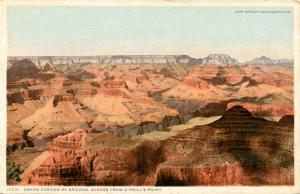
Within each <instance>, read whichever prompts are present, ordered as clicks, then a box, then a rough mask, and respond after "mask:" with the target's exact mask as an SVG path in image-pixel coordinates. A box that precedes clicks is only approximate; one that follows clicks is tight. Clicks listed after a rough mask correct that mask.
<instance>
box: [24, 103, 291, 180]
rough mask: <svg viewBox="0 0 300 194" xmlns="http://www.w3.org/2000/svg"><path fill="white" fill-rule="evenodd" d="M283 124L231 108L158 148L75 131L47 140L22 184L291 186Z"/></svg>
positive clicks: (288, 135) (156, 144)
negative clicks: (208, 122)
mask: <svg viewBox="0 0 300 194" xmlns="http://www.w3.org/2000/svg"><path fill="white" fill-rule="evenodd" d="M283 120H288V121H289V120H290V119H286V118H285V119H283ZM284 123H286V122H281V123H274V122H268V121H266V120H263V119H256V118H253V117H252V115H251V113H250V112H249V111H247V110H246V109H244V108H243V107H241V106H235V107H233V108H231V109H229V110H228V111H227V112H226V113H225V115H224V116H223V117H221V118H220V119H219V120H217V121H215V122H214V123H211V124H208V125H204V126H199V127H195V128H192V129H187V130H185V131H183V132H182V133H179V134H178V135H176V136H173V137H171V138H168V139H166V140H161V141H137V140H129V139H125V138H120V137H115V136H114V135H111V134H109V133H95V132H92V131H88V130H83V129H79V130H76V131H74V132H72V133H69V134H67V135H64V136H60V137H57V138H56V139H54V140H53V141H52V143H51V144H50V145H49V147H48V150H47V151H45V152H44V153H43V154H41V155H40V156H38V157H37V158H36V159H34V161H33V162H32V164H31V165H30V166H29V167H28V168H27V169H26V171H25V172H24V173H23V175H22V179H23V181H22V184H23V185H177V186H179V185H262V184H263V185H273V184H276V185H281V184H283V185H291V184H293V182H294V179H293V128H292V126H290V125H285V124H284ZM274 175H276V179H274V178H272V177H273V176H274Z"/></svg>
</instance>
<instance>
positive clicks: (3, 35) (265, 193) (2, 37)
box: [0, 0, 300, 194]
mask: <svg viewBox="0 0 300 194" xmlns="http://www.w3.org/2000/svg"><path fill="white" fill-rule="evenodd" d="M11 5H45V6H62V5H63V6H292V7H293V8H294V81H295V84H294V93H295V94H294V96H295V98H294V103H295V144H294V146H295V152H294V153H295V172H294V174H295V185H294V186H226V187H215V186H214V187H213V186H198V187H160V188H161V191H158V192H153V191H150V192H147V191H146V192H145V191H136V192H133V191H131V192H127V193H145V194H146V193H173V194H175V193H191V194H200V193H214V194H219V193H222V194H223V193H234V194H235V193H236V194H246V193H258V194H259V193H261V194H291V193H300V182H299V181H300V156H299V154H300V153H299V150H298V148H300V142H299V141H300V140H299V137H300V132H299V129H300V120H299V119H300V111H299V108H300V101H299V100H298V99H300V91H299V90H300V88H299V87H297V86H298V84H299V83H300V66H299V65H300V64H299V62H300V60H299V46H300V42H299V41H300V39H299V35H300V33H299V32H300V30H299V27H300V23H299V18H300V14H299V13H300V12H299V7H300V1H299V0H286V1H284V0H281V1H279V0H277V1H276V0H273V1H270V0H269V1H257V0H256V1H249V0H247V1H241V0H240V1H226V0H225V1H224V0H223V1H221V0H213V1H209V0H191V1H170V0H169V1H168V0H166V1H162V0H155V1H151V0H141V1H136V0H135V1H129V0H128V1H122V0H119V1H118V0H105V1H97V0H89V1H88V0H86V1H83V0H73V1H72V0H59V1H58V0H53V1H52V0H31V1H26V0H24V1H23V0H11V1H9V0H2V1H1V0H0V64H1V66H0V73H1V76H0V85H1V87H0V90H1V92H0V95H1V96H0V97H1V99H2V100H1V101H0V119H1V120H0V121H1V122H0V128H1V130H2V133H1V135H0V146H1V147H0V155H1V156H4V157H0V164H1V165H0V186H1V187H0V193H79V192H68V191H60V192H41V191H40V192H33V191H26V192H25V188H39V189H40V190H41V189H42V188H49V189H51V188H52V189H55V188H66V189H67V188H87V187H58V186H51V187H33V186H32V187H21V186H6V168H5V166H6V165H5V162H6V161H5V155H6V67H7V61H6V56H7V32H6V8H7V6H11ZM89 188H91V187H89ZM93 188H108V189H110V188H136V189H141V190H143V189H146V190H147V189H148V188H151V187H142V186H139V187H102V186H100V187H93ZM9 189H18V190H19V191H17V192H9ZM82 193H91V192H82ZM92 193H93V192H92ZM100 193H125V192H113V191H108V192H100Z"/></svg>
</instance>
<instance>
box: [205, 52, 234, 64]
mask: <svg viewBox="0 0 300 194" xmlns="http://www.w3.org/2000/svg"><path fill="white" fill-rule="evenodd" d="M202 63H203V64H215V65H221V64H228V65H232V64H239V61H238V60H237V59H234V58H232V57H230V56H229V55H226V54H211V55H208V56H207V57H206V58H204V59H203V61H202Z"/></svg>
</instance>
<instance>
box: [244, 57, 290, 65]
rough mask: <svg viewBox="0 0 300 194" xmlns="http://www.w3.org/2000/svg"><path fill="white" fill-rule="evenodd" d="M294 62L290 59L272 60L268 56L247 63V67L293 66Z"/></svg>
mask: <svg viewBox="0 0 300 194" xmlns="http://www.w3.org/2000/svg"><path fill="white" fill-rule="evenodd" d="M293 63H294V62H293V60H289V59H271V58H268V57H266V56H261V57H259V58H255V59H253V60H251V61H248V62H246V63H245V64H247V65H293Z"/></svg>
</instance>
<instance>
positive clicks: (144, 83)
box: [7, 54, 294, 186]
mask: <svg viewBox="0 0 300 194" xmlns="http://www.w3.org/2000/svg"><path fill="white" fill-rule="evenodd" d="M265 61H266V62H265ZM270 61H272V62H270ZM8 64H9V66H8V69H7V162H8V163H15V164H18V165H20V167H21V168H22V169H23V170H24V172H23V173H22V174H20V178H21V181H20V182H16V181H11V180H8V184H9V185H152V186H174V185H177V186H179V185H190V186H191V185H293V184H294V178H293V177H294V163H293V161H294V151H293V146H294V142H293V139H294V135H293V134H294V121H293V119H294V75H293V67H292V66H291V61H287V60H277V61H276V60H272V59H269V58H267V57H262V58H257V59H254V60H252V61H251V62H249V63H241V62H239V61H238V60H237V59H235V58H232V57H230V56H229V55H225V54H212V55H209V56H208V57H206V58H199V59H195V58H191V57H189V56H187V55H130V56H127V55H118V56H91V57H63V56H55V57H46V56H45V57H10V58H9V59H8ZM275 175H276V176H275Z"/></svg>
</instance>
